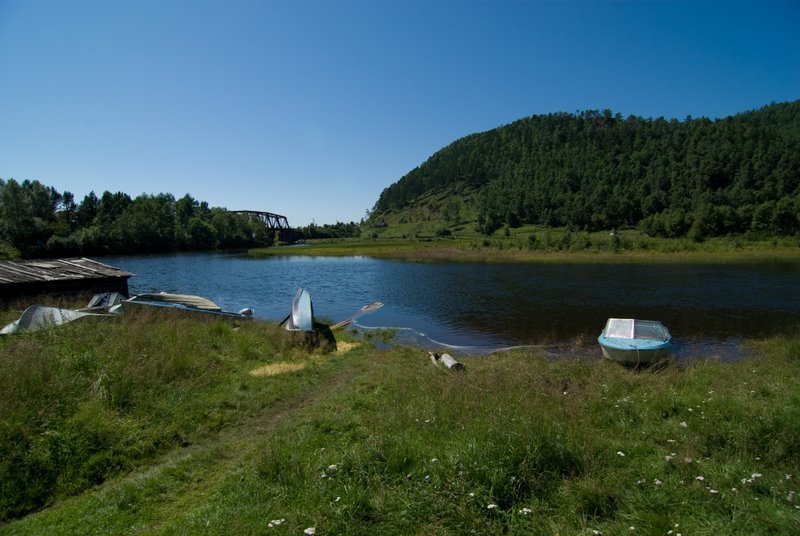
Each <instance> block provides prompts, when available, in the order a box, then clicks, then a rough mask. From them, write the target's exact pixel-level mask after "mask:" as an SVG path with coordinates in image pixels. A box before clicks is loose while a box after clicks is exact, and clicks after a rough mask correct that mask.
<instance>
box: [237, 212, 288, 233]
mask: <svg viewBox="0 0 800 536" xmlns="http://www.w3.org/2000/svg"><path fill="white" fill-rule="evenodd" d="M233 212H235V213H236V214H247V215H248V216H251V217H252V218H254V219H257V220H258V221H260V222H261V223H263V224H264V225H265V226H266V227H267V229H269V230H270V231H282V230H289V229H291V227H289V220H287V219H286V216H281V215H280V214H273V213H272V212H261V211H258V210H235V211H233Z"/></svg>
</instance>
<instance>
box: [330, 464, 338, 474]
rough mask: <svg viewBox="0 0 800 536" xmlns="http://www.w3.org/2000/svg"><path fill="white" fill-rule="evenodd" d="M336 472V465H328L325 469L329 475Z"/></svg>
mask: <svg viewBox="0 0 800 536" xmlns="http://www.w3.org/2000/svg"><path fill="white" fill-rule="evenodd" d="M338 470H339V466H337V465H336V464H331V465H329V466H328V469H327V471H328V472H329V473H335V472H336V471H338Z"/></svg>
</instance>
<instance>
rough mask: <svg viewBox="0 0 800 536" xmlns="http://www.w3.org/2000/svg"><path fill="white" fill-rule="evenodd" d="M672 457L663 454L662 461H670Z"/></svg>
mask: <svg viewBox="0 0 800 536" xmlns="http://www.w3.org/2000/svg"><path fill="white" fill-rule="evenodd" d="M672 458H673V457H672V456H664V461H665V462H671V461H672Z"/></svg>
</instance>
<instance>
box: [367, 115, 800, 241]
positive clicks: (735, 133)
mask: <svg viewBox="0 0 800 536" xmlns="http://www.w3.org/2000/svg"><path fill="white" fill-rule="evenodd" d="M799 146H800V100H798V101H794V102H791V103H782V104H771V105H769V106H766V107H764V108H761V109H759V110H756V111H751V112H746V113H741V114H737V115H735V116H732V117H727V118H725V119H719V120H714V121H712V120H709V119H705V118H700V119H692V118H687V119H686V120H684V121H679V120H676V119H672V120H666V119H664V118H658V119H644V118H641V117H635V116H630V117H627V118H623V117H622V116H621V115H619V114H613V113H612V112H611V111H610V110H605V111H602V112H599V111H586V112H581V113H577V114H568V113H555V114H548V115H537V116H531V117H528V118H525V119H520V120H519V121H515V122H513V123H511V124H509V125H505V126H502V127H499V128H496V129H494V130H490V131H488V132H483V133H478V134H472V135H469V136H466V137H464V138H461V139H459V140H457V141H455V142H453V143H452V144H450V145H449V146H447V147H445V148H443V149H441V150H440V151H438V152H437V153H435V154H434V155H433V156H431V157H430V158H429V159H428V160H427V161H426V162H425V163H423V164H422V165H420V166H419V167H417V168H415V169H413V170H411V171H410V172H409V173H408V174H406V175H405V176H404V177H402V178H401V179H400V180H399V181H397V182H396V183H394V184H392V185H391V186H389V187H388V188H386V189H385V190H384V191H383V193H382V194H381V195H380V198H379V199H378V201H377V203H376V204H375V207H374V209H373V211H372V216H371V218H370V223H372V224H373V225H374V226H377V228H378V229H381V228H383V229H384V231H383V232H388V230H387V227H384V225H386V226H388V228H391V227H393V226H398V225H409V224H413V225H411V227H415V228H417V229H426V228H436V227H439V228H441V226H442V225H445V226H447V227H449V228H457V227H458V226H459V225H462V226H463V225H464V224H469V226H470V227H471V228H472V229H477V230H478V231H480V232H483V233H486V234H489V233H492V232H493V231H495V230H497V229H499V228H501V227H503V226H506V225H507V226H509V227H511V228H514V227H519V226H521V225H525V224H540V225H547V226H553V227H573V228H576V229H583V230H588V231H596V230H602V229H610V228H614V227H639V228H640V229H641V230H643V231H645V232H646V233H648V234H650V235H653V236H664V237H679V236H687V235H688V236H691V237H693V238H697V239H700V238H704V237H706V236H722V235H727V234H736V233H746V232H754V233H758V234H761V235H792V234H794V233H796V232H798V231H799V230H800V150H798V147H799Z"/></svg>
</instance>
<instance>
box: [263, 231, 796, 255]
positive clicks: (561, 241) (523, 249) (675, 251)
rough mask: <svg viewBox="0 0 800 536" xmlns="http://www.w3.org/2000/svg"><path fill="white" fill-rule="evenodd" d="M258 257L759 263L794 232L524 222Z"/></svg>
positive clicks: (789, 249) (787, 245)
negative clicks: (613, 229)
mask: <svg viewBox="0 0 800 536" xmlns="http://www.w3.org/2000/svg"><path fill="white" fill-rule="evenodd" d="M250 253H251V254H253V255H263V256H288V255H308V256H353V255H355V256H370V257H376V258H387V259H397V260H410V261H448V262H539V263H629V262H639V263H648V262H658V263H669V262H698V263H707V262H713V263H720V262H751V261H752V262H758V261H763V260H797V259H798V258H800V240H798V239H797V238H796V237H783V238H759V237H721V238H711V239H708V240H705V241H703V242H694V241H692V240H689V239H686V238H677V239H666V238H653V237H649V236H647V235H645V234H643V233H641V232H639V231H636V230H624V231H619V232H618V233H617V234H616V236H611V235H610V234H609V233H607V232H594V233H589V232H585V231H569V230H566V229H550V228H542V227H538V226H528V227H522V228H519V229H510V230H509V232H508V234H507V235H506V234H505V233H504V232H503V231H498V232H497V233H495V234H494V235H493V236H490V237H486V236H479V235H476V234H475V233H464V234H462V235H454V236H453V237H451V238H440V237H436V236H378V237H377V238H362V239H340V240H321V241H312V242H310V243H308V244H306V245H304V246H299V247H289V248H285V247H284V248H266V249H254V250H251V251H250Z"/></svg>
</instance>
